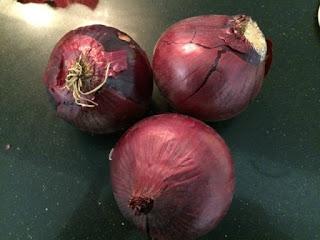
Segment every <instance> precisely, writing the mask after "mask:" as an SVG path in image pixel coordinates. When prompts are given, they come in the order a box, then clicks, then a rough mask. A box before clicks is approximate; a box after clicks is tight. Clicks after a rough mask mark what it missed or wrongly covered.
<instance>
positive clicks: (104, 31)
mask: <svg viewBox="0 0 320 240" xmlns="http://www.w3.org/2000/svg"><path fill="white" fill-rule="evenodd" d="M88 50H90V51H88ZM84 51H86V52H89V53H88V55H90V60H91V62H93V63H94V74H95V76H94V78H92V84H93V85H92V86H93V87H94V86H97V85H98V84H99V83H101V82H102V81H103V79H104V77H105V75H104V74H105V69H104V67H105V65H106V63H107V62H108V61H110V62H111V61H112V62H113V65H111V67H110V69H111V70H110V74H109V75H108V76H109V77H108V79H107V82H106V83H105V85H103V87H102V88H101V89H100V90H98V91H97V92H96V93H95V94H94V101H95V102H96V103H97V104H98V106H96V107H93V108H88V107H82V106H79V105H77V104H76V103H75V99H74V97H73V95H72V93H71V92H70V91H68V90H67V89H66V88H65V84H66V81H65V78H66V76H67V73H68V68H70V66H71V65H72V63H74V62H75V61H76V59H78V58H79V56H80V54H83V52H84ZM152 75H153V74H152V70H151V66H150V64H149V61H148V58H147V56H146V54H145V52H144V51H143V50H142V49H141V48H140V47H139V45H138V44H137V43H136V42H135V41H134V40H133V39H132V38H130V37H129V36H128V35H126V34H125V33H123V32H121V31H120V30H118V29H115V28H112V27H107V26H104V25H91V26H86V27H81V28H78V29H75V30H73V31H70V32H69V33H67V34H66V35H65V36H64V37H63V38H62V39H61V40H60V41H59V42H58V43H57V45H56V46H55V48H54V49H53V51H52V53H51V56H50V59H49V63H48V66H47V68H46V72H45V75H44V83H45V85H46V87H47V88H48V91H49V93H50V95H51V96H52V97H53V99H54V101H55V103H56V107H57V114H58V116H59V117H61V118H63V119H65V120H67V121H68V122H70V123H72V124H74V125H75V126H76V127H78V128H79V129H81V130H84V131H88V132H91V133H98V134H102V133H110V132H115V131H118V130H122V129H125V128H127V127H128V126H130V125H131V124H132V123H134V122H135V121H136V120H138V119H140V118H141V117H142V116H143V115H144V113H145V112H146V110H147V109H148V107H149V104H150V101H151V96H152V86H153V81H152V77H153V76H152Z"/></svg>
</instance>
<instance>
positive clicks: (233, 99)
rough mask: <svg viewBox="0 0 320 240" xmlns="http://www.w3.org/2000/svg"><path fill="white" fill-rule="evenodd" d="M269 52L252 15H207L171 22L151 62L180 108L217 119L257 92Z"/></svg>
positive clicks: (158, 79) (157, 77) (161, 85)
mask: <svg viewBox="0 0 320 240" xmlns="http://www.w3.org/2000/svg"><path fill="white" fill-rule="evenodd" d="M271 56H272V47H271V41H269V40H265V37H264V35H263V33H262V32H261V30H260V29H259V27H258V26H257V24H256V23H255V22H254V21H253V20H252V19H251V18H250V17H248V16H245V15H236V16H226V15H207V16H198V17H192V18H187V19H184V20H182V21H179V22H177V23H176V24H174V25H172V26H171V27H169V28H168V29H167V30H166V31H165V32H164V33H163V34H162V36H161V37H160V39H159V40H158V42H157V44H156V46H155V49H154V55H153V63H152V65H153V71H154V75H155V81H156V84H157V86H158V87H159V89H160V91H161V93H162V94H163V95H164V96H165V97H166V98H167V100H168V102H169V103H170V105H171V106H172V107H173V108H174V109H175V110H176V111H178V112H181V113H185V114H188V115H191V116H194V117H197V118H199V119H202V120H206V121H219V120H225V119H229V118H232V117H234V116H236V115H237V114H239V113H240V112H242V111H243V110H244V109H245V108H246V107H247V106H248V104H249V103H250V101H252V100H253V99H254V98H255V97H256V96H257V94H258V93H259V91H260V89H261V86H262V83H263V79H264V77H265V75H266V74H267V72H268V70H269V68H270V65H271V59H272V57H271Z"/></svg>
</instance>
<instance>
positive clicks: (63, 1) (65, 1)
mask: <svg viewBox="0 0 320 240" xmlns="http://www.w3.org/2000/svg"><path fill="white" fill-rule="evenodd" d="M98 1H99V0H18V2H20V3H47V4H49V5H51V6H53V7H58V8H66V7H68V6H69V5H70V4H72V3H80V4H83V5H86V6H87V7H89V8H91V9H95V8H96V7H97V5H98Z"/></svg>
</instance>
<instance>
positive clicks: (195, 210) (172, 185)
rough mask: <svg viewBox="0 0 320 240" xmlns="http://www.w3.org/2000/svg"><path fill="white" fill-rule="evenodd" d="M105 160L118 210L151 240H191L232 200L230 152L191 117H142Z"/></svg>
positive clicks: (211, 224)
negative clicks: (107, 163) (108, 168)
mask: <svg viewBox="0 0 320 240" xmlns="http://www.w3.org/2000/svg"><path fill="white" fill-rule="evenodd" d="M110 160H111V161H110V162H111V180H112V188H113V193H114V196H115V199H116V201H117V204H118V206H119V208H120V211H121V212H122V214H123V215H124V216H125V217H126V218H127V219H129V220H130V221H132V222H133V223H134V224H135V225H136V226H137V227H138V228H139V229H140V230H142V231H144V232H145V233H147V235H148V236H149V238H150V239H156V240H176V239H177V240H178V239H196V238H197V237H199V236H202V235H204V234H206V233H207V232H209V231H210V230H212V229H213V228H214V227H215V226H216V225H217V224H218V222H219V221H220V220H221V219H222V218H223V216H224V215H225V214H226V212H227V210H228V208H229V206H230V203H231V201H232V197H233V193H234V188H235V177H234V168H233V160H232V157H231V154H230V151H229V149H228V147H227V145H226V144H225V142H224V141H223V139H222V138H221V137H220V136H219V135H218V134H217V133H216V132H215V131H214V130H213V129H212V128H210V127H209V126H207V125H205V124H204V123H202V122H200V121H199V120H196V119H194V118H191V117H188V116H184V115H180V114H174V113H171V114H161V115H155V116H152V117H149V118H145V119H144V120H142V121H140V122H138V123H137V124H135V125H134V126H133V127H131V128H130V129H129V130H128V131H127V132H126V133H125V134H124V135H123V136H122V137H121V139H120V140H119V141H118V143H117V144H116V146H115V148H114V149H113V150H112V153H111V154H110Z"/></svg>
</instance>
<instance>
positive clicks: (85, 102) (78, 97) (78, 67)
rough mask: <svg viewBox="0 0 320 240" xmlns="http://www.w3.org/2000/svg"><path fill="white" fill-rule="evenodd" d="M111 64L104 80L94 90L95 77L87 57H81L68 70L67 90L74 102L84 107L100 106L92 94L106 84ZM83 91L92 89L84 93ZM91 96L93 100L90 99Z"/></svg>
mask: <svg viewBox="0 0 320 240" xmlns="http://www.w3.org/2000/svg"><path fill="white" fill-rule="evenodd" d="M109 69H110V64H107V67H106V74H105V78H104V80H103V81H102V82H101V83H100V84H99V85H98V86H96V87H94V88H93V89H90V85H91V84H90V80H91V79H92V76H93V69H92V66H90V64H89V63H88V61H86V59H85V56H83V55H82V54H81V55H80V57H79V59H78V60H77V61H76V62H75V63H74V64H73V65H72V66H71V67H70V68H69V69H68V73H67V76H66V79H65V88H67V89H68V90H69V91H70V92H72V95H73V98H74V101H75V103H76V104H77V105H79V106H82V107H95V106H98V104H97V103H96V102H95V101H93V100H94V98H93V97H92V94H94V93H95V92H97V91H98V90H99V89H100V88H101V87H102V86H103V85H104V84H105V83H106V82H107V78H108V73H109ZM83 89H90V90H88V91H84V90H83ZM90 95H91V98H90Z"/></svg>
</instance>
